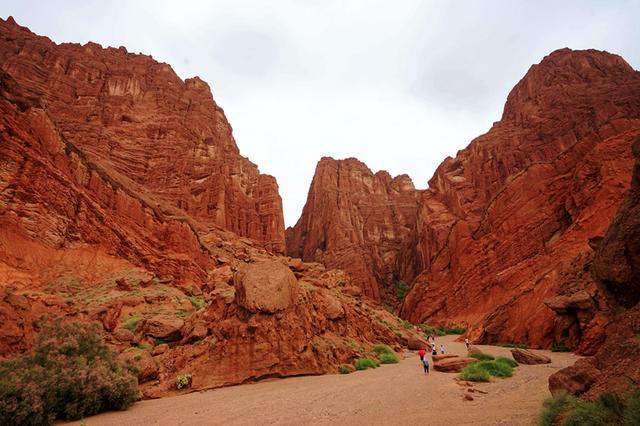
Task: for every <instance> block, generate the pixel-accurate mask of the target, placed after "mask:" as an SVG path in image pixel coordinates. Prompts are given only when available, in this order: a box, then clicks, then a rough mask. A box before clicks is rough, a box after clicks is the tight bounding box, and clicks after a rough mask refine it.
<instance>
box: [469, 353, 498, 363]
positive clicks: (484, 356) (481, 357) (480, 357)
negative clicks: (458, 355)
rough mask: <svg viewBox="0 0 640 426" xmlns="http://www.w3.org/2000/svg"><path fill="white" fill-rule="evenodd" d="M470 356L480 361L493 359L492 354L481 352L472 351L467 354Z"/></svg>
mask: <svg viewBox="0 0 640 426" xmlns="http://www.w3.org/2000/svg"><path fill="white" fill-rule="evenodd" d="M469 356H470V357H471V358H475V359H478V360H480V361H493V360H494V358H493V355H489V354H485V353H482V352H474V353H472V354H470V355H469Z"/></svg>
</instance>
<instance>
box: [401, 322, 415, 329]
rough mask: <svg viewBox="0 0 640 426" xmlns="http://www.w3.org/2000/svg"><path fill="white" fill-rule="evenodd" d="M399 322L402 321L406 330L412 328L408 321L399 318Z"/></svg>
mask: <svg viewBox="0 0 640 426" xmlns="http://www.w3.org/2000/svg"><path fill="white" fill-rule="evenodd" d="M400 322H402V326H403V327H404V328H406V329H407V330H411V329H412V328H413V324H412V323H411V322H410V321H407V320H400Z"/></svg>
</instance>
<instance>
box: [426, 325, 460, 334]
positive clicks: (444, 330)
mask: <svg viewBox="0 0 640 426" xmlns="http://www.w3.org/2000/svg"><path fill="white" fill-rule="evenodd" d="M418 327H420V329H421V330H422V332H423V333H424V334H425V335H426V336H431V335H434V336H446V335H448V334H464V332H465V331H467V329H466V328H464V327H432V326H430V325H429V324H420V325H418Z"/></svg>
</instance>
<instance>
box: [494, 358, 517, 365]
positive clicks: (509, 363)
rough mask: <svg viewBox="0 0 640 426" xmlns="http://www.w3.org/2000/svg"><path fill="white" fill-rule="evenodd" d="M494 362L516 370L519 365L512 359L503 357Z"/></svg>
mask: <svg viewBox="0 0 640 426" xmlns="http://www.w3.org/2000/svg"><path fill="white" fill-rule="evenodd" d="M496 362H502V363H505V364H507V365H510V366H511V367H512V368H516V367H517V366H518V365H519V364H518V361H516V360H515V359H513V358H507V357H504V356H499V357H498V358H496Z"/></svg>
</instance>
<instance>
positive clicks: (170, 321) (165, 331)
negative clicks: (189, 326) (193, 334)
mask: <svg viewBox="0 0 640 426" xmlns="http://www.w3.org/2000/svg"><path fill="white" fill-rule="evenodd" d="M182 327H184V321H183V320H182V319H180V318H177V317H172V316H168V315H156V316H154V317H151V318H149V319H147V320H145V322H144V325H143V326H142V330H143V333H144V334H145V335H147V336H151V337H155V338H156V339H162V340H164V341H166V342H173V341H176V340H180V339H181V338H182Z"/></svg>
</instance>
